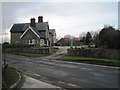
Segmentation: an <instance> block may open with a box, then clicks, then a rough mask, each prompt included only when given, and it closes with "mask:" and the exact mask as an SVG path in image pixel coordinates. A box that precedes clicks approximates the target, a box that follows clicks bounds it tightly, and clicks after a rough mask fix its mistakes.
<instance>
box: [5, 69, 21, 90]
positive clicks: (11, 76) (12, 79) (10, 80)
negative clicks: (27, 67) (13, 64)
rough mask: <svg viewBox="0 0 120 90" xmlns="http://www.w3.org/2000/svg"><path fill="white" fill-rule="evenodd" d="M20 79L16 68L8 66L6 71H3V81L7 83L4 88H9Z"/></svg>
mask: <svg viewBox="0 0 120 90" xmlns="http://www.w3.org/2000/svg"><path fill="white" fill-rule="evenodd" d="M18 79H19V74H18V73H17V72H16V70H15V69H13V68H10V67H7V69H6V71H5V73H3V82H4V83H5V85H4V86H3V88H4V89H5V88H9V87H10V86H11V85H13V84H14V83H16V82H17V81H18Z"/></svg>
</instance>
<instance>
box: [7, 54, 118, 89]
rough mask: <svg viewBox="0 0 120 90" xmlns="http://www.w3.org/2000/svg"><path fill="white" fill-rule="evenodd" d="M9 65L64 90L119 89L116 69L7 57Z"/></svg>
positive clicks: (22, 57)
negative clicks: (75, 89)
mask: <svg viewBox="0 0 120 90" xmlns="http://www.w3.org/2000/svg"><path fill="white" fill-rule="evenodd" d="M6 56H7V57H6V59H7V63H8V64H9V66H12V67H14V68H16V69H18V70H20V71H22V72H23V73H24V74H25V75H28V76H31V77H33V78H36V79H38V80H41V81H44V82H47V83H50V84H53V85H56V86H59V87H62V88H118V79H119V78H118V72H119V69H118V68H115V67H108V66H99V65H92V64H83V63H75V62H68V61H58V60H52V59H49V58H30V57H24V56H19V55H11V54H7V55H6Z"/></svg>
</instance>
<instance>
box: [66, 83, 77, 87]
mask: <svg viewBox="0 0 120 90" xmlns="http://www.w3.org/2000/svg"><path fill="white" fill-rule="evenodd" d="M68 85H70V86H73V87H76V86H77V85H75V84H71V83H68Z"/></svg>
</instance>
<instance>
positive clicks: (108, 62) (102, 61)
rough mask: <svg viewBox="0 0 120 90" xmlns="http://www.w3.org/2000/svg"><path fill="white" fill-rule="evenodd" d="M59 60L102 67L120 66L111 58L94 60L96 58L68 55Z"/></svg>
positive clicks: (117, 61)
mask: <svg viewBox="0 0 120 90" xmlns="http://www.w3.org/2000/svg"><path fill="white" fill-rule="evenodd" d="M59 60H65V61H73V62H82V63H91V64H102V65H110V66H120V62H119V60H115V59H110V58H94V57H80V56H68V55H66V56H63V57H61V58H59Z"/></svg>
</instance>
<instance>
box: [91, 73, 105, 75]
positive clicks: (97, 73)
mask: <svg viewBox="0 0 120 90" xmlns="http://www.w3.org/2000/svg"><path fill="white" fill-rule="evenodd" d="M93 74H94V75H95V76H104V75H103V74H100V73H93Z"/></svg>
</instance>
